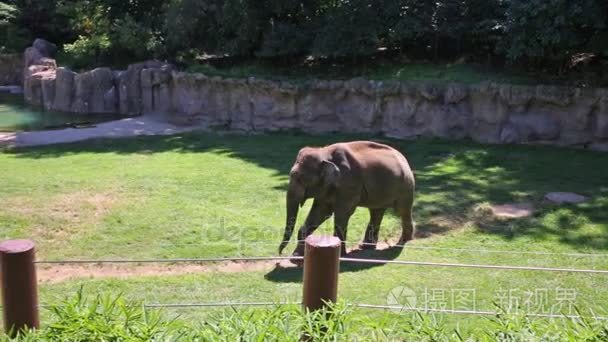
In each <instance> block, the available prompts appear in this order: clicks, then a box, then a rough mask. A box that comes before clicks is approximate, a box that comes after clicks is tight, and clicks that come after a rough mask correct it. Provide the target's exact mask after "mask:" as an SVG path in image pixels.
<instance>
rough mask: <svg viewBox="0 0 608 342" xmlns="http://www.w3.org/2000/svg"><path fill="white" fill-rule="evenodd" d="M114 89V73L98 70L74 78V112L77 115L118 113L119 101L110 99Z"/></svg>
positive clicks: (103, 69)
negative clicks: (109, 95) (109, 94)
mask: <svg viewBox="0 0 608 342" xmlns="http://www.w3.org/2000/svg"><path fill="white" fill-rule="evenodd" d="M113 88H114V73H113V72H112V70H110V69H109V68H97V69H93V70H91V71H87V72H83V73H79V74H76V75H75V76H74V98H73V102H72V111H73V112H76V113H116V111H117V110H118V106H117V104H118V99H117V98H116V97H115V98H109V97H108V93H111V92H112V89H113Z"/></svg>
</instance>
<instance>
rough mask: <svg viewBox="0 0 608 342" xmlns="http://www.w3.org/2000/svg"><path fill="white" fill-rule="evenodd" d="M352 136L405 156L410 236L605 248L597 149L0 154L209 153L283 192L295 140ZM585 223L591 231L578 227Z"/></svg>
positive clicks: (202, 138)
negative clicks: (251, 168)
mask: <svg viewBox="0 0 608 342" xmlns="http://www.w3.org/2000/svg"><path fill="white" fill-rule="evenodd" d="M361 139H371V140H374V139H375V140H379V141H380V142H383V143H387V144H389V145H391V146H393V147H395V148H397V149H398V150H400V151H402V152H403V153H404V155H405V156H406V157H407V158H408V160H409V162H410V164H411V166H412V169H413V170H414V173H415V176H416V188H417V189H416V191H417V198H416V203H415V210H414V216H415V220H416V222H417V226H418V231H419V235H418V236H419V237H428V236H432V235H434V234H444V233H446V232H448V231H450V230H452V229H454V228H459V227H461V226H462V225H464V224H465V223H466V224H470V225H472V226H474V227H475V229H477V231H478V232H479V233H481V234H489V235H496V236H500V237H501V238H503V239H504V240H505V241H511V240H513V239H517V238H520V237H533V238H534V239H536V240H537V241H543V240H547V239H555V238H557V240H558V241H559V242H560V243H563V244H566V245H569V246H572V247H574V248H575V249H581V250H588V249H603V250H605V249H608V238H607V237H608V210H607V209H608V172H605V170H606V169H608V154H605V153H599V152H592V151H584V150H574V149H566V148H555V147H548V146H509V145H482V144H476V143H472V142H471V141H467V140H461V141H458V142H453V141H444V140H435V139H421V140H416V141H404V140H393V139H388V138H381V139H379V138H377V137H374V136H370V135H346V134H339V135H321V136H308V135H303V134H298V133H295V132H287V133H286V132H283V133H273V134H264V135H242V134H241V135H239V134H233V133H230V134H226V133H221V132H208V133H202V132H192V133H184V134H179V135H174V136H153V137H150V136H140V137H134V138H128V139H99V140H91V141H86V142H79V143H72V144H61V145H52V146H43V147H33V148H18V149H13V150H10V151H8V152H7V153H11V154H13V155H14V156H15V157H17V158H29V159H44V158H55V157H61V156H69V155H76V154H80V153H99V154H106V153H107V154H119V155H129V154H155V153H164V152H175V153H188V154H197V153H215V154H218V155H223V156H227V157H230V158H238V159H242V160H244V161H246V162H248V163H253V164H255V165H258V166H260V167H263V168H266V169H269V170H273V173H272V177H273V178H275V184H274V185H269V186H272V187H273V188H275V189H278V190H284V189H286V186H287V181H288V179H287V174H288V172H289V169H290V168H291V166H292V163H293V160H294V159H295V156H296V154H297V152H298V150H299V149H300V148H302V147H303V146H323V145H327V144H330V143H334V142H337V141H348V140H361ZM550 191H572V192H576V193H579V194H583V195H586V196H589V197H590V198H591V201H590V202H588V203H582V204H578V205H569V206H559V207H556V206H550V205H546V204H544V203H543V196H544V195H545V193H547V192H550ZM517 202H531V203H534V204H535V205H536V206H537V209H538V210H537V213H536V214H535V216H533V217H531V218H526V219H515V220H497V219H495V218H488V217H483V216H481V217H480V216H479V213H478V212H477V211H476V208H477V207H478V206H479V205H480V204H503V203H517ZM388 215H394V214H392V213H388ZM442 220H443V222H438V221H442ZM589 224H592V225H593V226H594V229H592V230H589V229H581V228H582V227H584V226H588V225H589ZM345 267H346V266H345Z"/></svg>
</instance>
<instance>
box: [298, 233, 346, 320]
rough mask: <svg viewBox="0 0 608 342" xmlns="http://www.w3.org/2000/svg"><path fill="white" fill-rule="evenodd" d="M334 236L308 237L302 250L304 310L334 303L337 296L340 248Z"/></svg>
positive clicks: (316, 308)
mask: <svg viewBox="0 0 608 342" xmlns="http://www.w3.org/2000/svg"><path fill="white" fill-rule="evenodd" d="M341 245H342V242H341V241H340V239H338V238H337V237H334V236H326V235H325V236H324V235H310V236H309V237H307V238H306V240H305V248H304V295H303V299H302V303H303V305H304V309H305V310H308V311H314V310H318V309H321V308H322V307H324V306H325V303H326V302H335V301H336V299H337V296H338V273H339V272H340V248H341Z"/></svg>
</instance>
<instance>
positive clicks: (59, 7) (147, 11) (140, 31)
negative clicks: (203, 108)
mask: <svg viewBox="0 0 608 342" xmlns="http://www.w3.org/2000/svg"><path fill="white" fill-rule="evenodd" d="M0 4H2V5H0V34H1V35H0V39H3V41H4V42H2V41H0V43H1V44H2V45H4V46H10V48H11V49H13V50H15V49H17V50H18V49H20V48H21V47H22V45H23V42H24V41H25V42H29V41H31V40H32V39H33V38H34V37H41V38H45V39H48V40H51V41H54V42H56V43H58V45H59V46H63V45H65V46H66V49H65V52H66V53H67V54H68V55H69V57H70V58H71V59H73V60H75V63H76V64H82V65H87V64H89V65H91V66H92V65H94V64H99V63H106V64H121V63H122V62H123V61H126V62H130V61H134V60H141V59H146V58H150V57H168V58H169V59H172V60H175V61H180V62H181V61H185V62H188V61H192V60H195V59H196V58H197V57H199V56H201V55H217V56H226V55H229V56H233V57H235V56H236V57H255V58H271V59H272V58H275V57H279V58H280V59H283V60H286V61H292V60H296V58H299V57H303V56H307V55H314V56H320V57H329V58H340V59H344V58H346V59H349V60H361V59H364V58H367V59H369V57H370V56H373V55H376V54H377V53H378V51H379V50H383V51H384V50H386V51H389V52H391V53H393V55H399V54H405V55H407V56H408V57H410V58H411V57H413V58H416V59H433V60H435V61H438V60H450V59H455V58H458V57H461V56H467V57H469V58H470V59H472V60H474V61H483V62H491V61H494V62H499V63H500V62H501V61H504V60H509V61H511V63H513V64H525V65H527V66H530V67H532V68H534V69H537V70H543V69H549V70H555V69H559V70H564V69H565V68H566V67H568V66H571V65H574V64H576V63H578V62H577V61H579V60H580V58H579V57H577V56H579V55H581V54H584V55H585V56H588V57H589V56H590V57H596V58H605V57H607V56H608V2H606V1H603V0H584V1H579V2H576V1H570V0H548V1H543V0H533V1H527V0H487V1H484V0H441V1H431V0H421V1H419V0H381V1H371V0H348V1H347V0H305V1H302V0H265V1H260V0H209V1H197V0H171V1H162V0H132V1H121V0H82V1H79V0H61V1H50V0H39V1H31V0H7V1H4V2H0ZM7 23H10V25H7ZM2 36H3V37H4V38H1V37H2ZM573 59H574V61H573ZM122 64H126V63H122Z"/></svg>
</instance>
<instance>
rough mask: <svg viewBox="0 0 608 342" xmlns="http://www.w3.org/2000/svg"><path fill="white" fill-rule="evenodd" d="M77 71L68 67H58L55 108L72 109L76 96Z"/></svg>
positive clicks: (65, 110) (64, 110)
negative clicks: (75, 79)
mask: <svg viewBox="0 0 608 342" xmlns="http://www.w3.org/2000/svg"><path fill="white" fill-rule="evenodd" d="M75 76H76V73H75V72H73V71H71V70H69V69H66V68H57V76H56V78H55V99H54V102H53V109H54V110H57V111H62V112H68V111H70V110H71V109H72V101H73V98H74V91H75V88H74V78H75Z"/></svg>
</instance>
